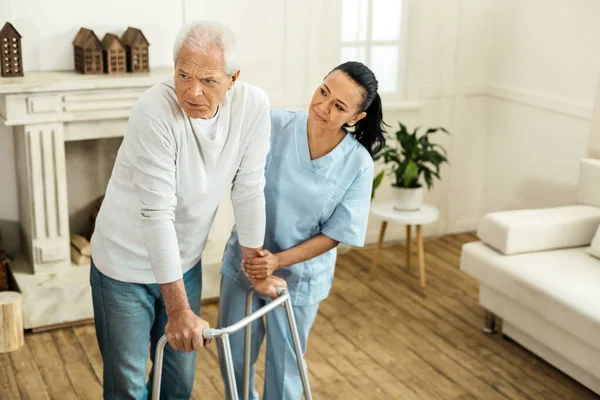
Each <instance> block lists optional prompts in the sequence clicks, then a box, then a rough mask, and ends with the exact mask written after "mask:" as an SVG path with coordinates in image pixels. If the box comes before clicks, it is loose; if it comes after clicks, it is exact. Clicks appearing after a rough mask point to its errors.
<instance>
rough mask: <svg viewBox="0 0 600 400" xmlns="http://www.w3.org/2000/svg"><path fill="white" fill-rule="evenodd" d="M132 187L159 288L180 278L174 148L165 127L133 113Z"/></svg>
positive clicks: (130, 137)
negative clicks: (176, 226)
mask: <svg viewBox="0 0 600 400" xmlns="http://www.w3.org/2000/svg"><path fill="white" fill-rule="evenodd" d="M127 136H128V137H127V140H128V141H129V146H128V150H129V152H130V153H129V157H128V158H129V159H130V161H131V162H132V164H133V171H134V172H133V185H134V186H135V188H136V191H137V195H138V200H139V206H140V208H139V216H140V218H141V220H142V232H141V234H142V235H143V236H144V240H145V243H146V249H147V251H148V254H149V257H150V262H151V264H152V270H153V272H154V276H155V278H156V281H157V282H158V283H159V284H162V283H169V282H173V281H176V280H178V279H180V278H182V276H183V274H182V271H181V256H180V253H179V245H178V241H177V234H176V232H175V225H174V220H175V208H176V206H177V196H176V168H175V160H176V144H175V139H174V138H173V136H172V134H171V133H170V131H169V129H168V128H167V126H166V125H165V124H164V123H161V121H159V120H158V119H156V118H155V117H153V116H151V115H150V114H149V113H146V112H145V111H143V110H141V109H134V110H133V112H132V115H131V117H130V121H129V129H128V132H127Z"/></svg>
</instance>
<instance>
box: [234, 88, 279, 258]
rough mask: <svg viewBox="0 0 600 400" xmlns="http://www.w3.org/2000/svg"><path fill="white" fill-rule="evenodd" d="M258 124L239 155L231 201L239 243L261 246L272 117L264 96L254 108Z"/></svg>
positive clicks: (264, 219) (246, 245) (252, 246)
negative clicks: (239, 159)
mask: <svg viewBox="0 0 600 400" xmlns="http://www.w3.org/2000/svg"><path fill="white" fill-rule="evenodd" d="M256 112H257V114H258V115H257V121H258V122H257V123H256V124H255V128H254V132H253V134H252V136H251V138H250V141H249V143H248V146H247V147H246V149H245V151H244V155H243V156H242V161H241V163H240V167H239V169H238V171H237V173H236V176H235V178H234V181H233V187H232V189H231V202H232V204H233V213H234V217H235V224H236V228H237V233H238V238H239V242H240V245H241V246H243V247H249V248H258V247H262V245H263V241H264V237H265V223H266V217H265V194H264V188H265V162H266V158H267V154H268V152H269V141H270V137H271V118H270V112H269V101H268V99H267V98H266V95H265V96H264V100H263V101H261V103H260V105H259V106H258V107H257V110H256Z"/></svg>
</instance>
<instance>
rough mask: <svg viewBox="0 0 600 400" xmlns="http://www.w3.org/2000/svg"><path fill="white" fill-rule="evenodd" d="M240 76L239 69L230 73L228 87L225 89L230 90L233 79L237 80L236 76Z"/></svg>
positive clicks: (233, 82)
mask: <svg viewBox="0 0 600 400" xmlns="http://www.w3.org/2000/svg"><path fill="white" fill-rule="evenodd" d="M239 77H240V70H239V69H238V70H237V71H236V72H235V74H233V75H231V80H230V81H229V87H228V88H227V90H230V89H231V88H232V87H233V85H234V84H235V81H237V80H238V78H239Z"/></svg>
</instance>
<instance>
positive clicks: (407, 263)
mask: <svg viewBox="0 0 600 400" xmlns="http://www.w3.org/2000/svg"><path fill="white" fill-rule="evenodd" d="M411 228H412V227H411V225H406V268H407V269H409V270H410V250H411V246H410V240H411V236H412V232H411Z"/></svg>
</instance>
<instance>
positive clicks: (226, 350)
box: [221, 334, 239, 400]
mask: <svg viewBox="0 0 600 400" xmlns="http://www.w3.org/2000/svg"><path fill="white" fill-rule="evenodd" d="M221 340H222V341H223V354H224V355H225V365H226V366H227V383H228V386H229V395H230V396H231V400H239V397H238V393H237V385H236V382H235V371H234V370H233V358H232V357H231V344H230V343H229V335H227V334H225V335H223V336H221Z"/></svg>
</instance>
